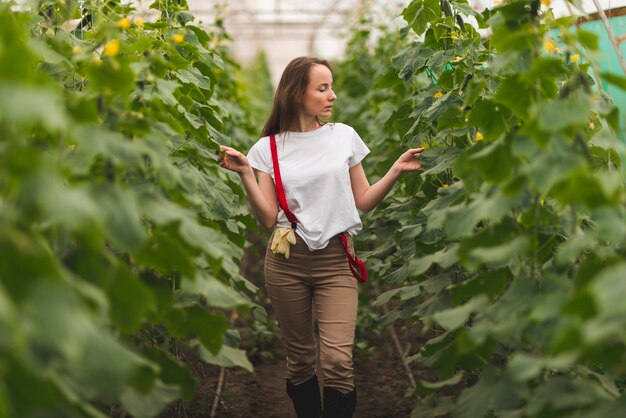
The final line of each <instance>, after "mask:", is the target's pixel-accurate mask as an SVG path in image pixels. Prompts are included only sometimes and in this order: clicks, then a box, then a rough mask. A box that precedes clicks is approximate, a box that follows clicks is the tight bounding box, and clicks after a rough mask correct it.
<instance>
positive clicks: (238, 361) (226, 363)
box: [200, 345, 253, 373]
mask: <svg viewBox="0 0 626 418" xmlns="http://www.w3.org/2000/svg"><path fill="white" fill-rule="evenodd" d="M200 355H201V357H202V359H203V360H204V361H206V362H207V363H210V364H215V365H218V366H221V367H227V368H230V367H241V368H243V369H246V370H247V371H249V372H251V373H252V370H253V367H252V363H250V361H249V360H248V358H247V357H246V352H245V351H243V350H239V349H236V348H233V347H229V346H227V345H223V346H222V349H221V350H220V352H219V353H218V354H216V355H214V354H211V353H210V352H209V351H207V350H205V349H204V348H202V347H200Z"/></svg>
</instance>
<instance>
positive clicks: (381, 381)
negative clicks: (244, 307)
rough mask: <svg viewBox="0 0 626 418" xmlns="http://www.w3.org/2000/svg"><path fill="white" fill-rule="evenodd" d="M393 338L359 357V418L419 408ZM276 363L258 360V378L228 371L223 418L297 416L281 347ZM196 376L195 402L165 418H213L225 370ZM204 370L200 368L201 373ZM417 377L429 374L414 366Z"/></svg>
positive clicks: (378, 339) (376, 341) (394, 416)
mask: <svg viewBox="0 0 626 418" xmlns="http://www.w3.org/2000/svg"><path fill="white" fill-rule="evenodd" d="M390 340H391V339H390V338H389V336H388V334H385V335H383V336H374V337H373V338H371V340H370V341H368V343H369V345H370V347H372V350H369V351H367V352H365V351H356V353H355V359H354V363H355V384H356V387H357V393H358V405H357V410H356V413H355V418H398V417H409V416H410V415H411V410H412V409H413V406H414V404H415V402H414V399H413V398H405V397H404V395H405V394H406V393H407V391H408V390H409V388H410V384H409V379H408V377H407V374H406V371H405V370H404V367H403V366H402V363H401V362H400V358H399V355H398V353H397V350H396V349H395V348H394V347H393V345H392V344H391V342H390ZM276 351H277V353H278V354H277V355H276V356H275V358H273V359H269V360H262V359H260V358H257V359H252V362H253V364H254V373H249V372H248V371H246V370H243V369H241V368H234V369H229V370H227V372H226V378H225V385H224V390H223V393H222V396H221V402H220V404H219V408H218V410H217V414H216V416H217V417H221V418H248V417H260V418H291V417H295V413H294V412H293V407H292V405H291V401H290V399H289V398H288V397H287V394H286V393H285V381H284V378H283V376H284V374H285V363H284V359H283V356H282V349H281V348H280V347H277V348H276ZM195 365H196V368H194V369H195V370H194V372H195V373H196V375H197V377H198V378H200V379H202V380H203V384H202V387H200V388H199V390H198V393H197V395H196V397H195V399H194V400H193V401H192V402H191V403H190V404H188V405H183V404H182V403H178V404H176V405H172V406H171V407H170V408H168V410H167V411H165V412H164V413H163V414H161V415H160V418H179V417H180V418H182V417H185V418H200V417H203V418H206V417H209V416H210V410H211V404H212V402H213V398H214V394H215V388H216V387H217V381H218V375H219V368H217V367H213V366H209V365H205V364H202V363H195ZM197 367H199V368H200V369H198V368H197ZM414 373H415V374H416V378H423V377H424V375H425V374H426V373H427V372H426V371H423V370H419V369H417V368H415V367H414Z"/></svg>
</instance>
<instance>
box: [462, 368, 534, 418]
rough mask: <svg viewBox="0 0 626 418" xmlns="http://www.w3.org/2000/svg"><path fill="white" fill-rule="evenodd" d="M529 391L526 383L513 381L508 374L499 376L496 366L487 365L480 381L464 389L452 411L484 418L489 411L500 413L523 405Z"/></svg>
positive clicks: (466, 417) (468, 416)
mask: <svg viewBox="0 0 626 418" xmlns="http://www.w3.org/2000/svg"><path fill="white" fill-rule="evenodd" d="M527 392H528V390H527V389H526V386H525V385H520V384H518V383H515V382H513V381H511V380H510V379H508V378H507V377H506V375H504V376H498V372H497V371H496V369H495V368H493V367H487V368H486V369H485V371H484V372H483V374H482V376H481V377H480V381H479V382H478V383H477V384H476V385H474V386H472V387H470V388H469V389H466V390H464V391H463V393H462V394H461V397H460V398H459V401H458V402H457V404H456V406H455V408H454V410H453V411H452V413H453V415H454V416H455V417H459V418H479V417H480V418H482V417H484V416H485V415H486V414H487V411H494V412H495V413H496V414H497V415H499V413H500V412H503V411H506V410H512V409H514V408H517V407H519V406H521V405H522V402H523V399H524V398H525V397H526V395H527Z"/></svg>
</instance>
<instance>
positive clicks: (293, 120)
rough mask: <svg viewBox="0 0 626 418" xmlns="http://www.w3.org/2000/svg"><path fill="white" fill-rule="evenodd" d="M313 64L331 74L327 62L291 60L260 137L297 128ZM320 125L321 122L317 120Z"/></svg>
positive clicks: (301, 58)
mask: <svg viewBox="0 0 626 418" xmlns="http://www.w3.org/2000/svg"><path fill="white" fill-rule="evenodd" d="M315 64H319V65H323V66H325V67H326V68H328V69H329V70H330V72H331V74H332V72H333V69H332V68H331V67H330V64H329V63H328V61H326V60H323V59H320V58H314V57H298V58H294V59H293V60H291V62H290V63H289V64H287V67H285V71H283V74H282V76H281V77H280V81H279V82H278V87H277V88H276V93H275V94H274V102H273V103H272V112H271V113H270V116H269V118H268V119H267V122H265V126H264V127H263V132H262V133H261V136H262V137H263V136H268V135H276V134H279V133H282V132H286V131H289V130H293V129H294V128H295V127H297V124H298V117H299V116H300V112H301V111H302V97H303V96H304V93H305V91H306V88H307V86H308V85H309V72H310V70H311V67H312V66H313V65H315ZM317 121H318V122H319V123H320V124H322V122H321V121H320V120H319V118H318V120H317Z"/></svg>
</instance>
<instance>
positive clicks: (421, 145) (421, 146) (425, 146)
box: [420, 142, 430, 149]
mask: <svg viewBox="0 0 626 418" xmlns="http://www.w3.org/2000/svg"><path fill="white" fill-rule="evenodd" d="M420 148H424V149H429V148H430V145H428V143H426V142H424V143H423V144H420Z"/></svg>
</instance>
